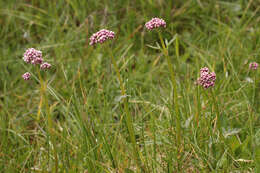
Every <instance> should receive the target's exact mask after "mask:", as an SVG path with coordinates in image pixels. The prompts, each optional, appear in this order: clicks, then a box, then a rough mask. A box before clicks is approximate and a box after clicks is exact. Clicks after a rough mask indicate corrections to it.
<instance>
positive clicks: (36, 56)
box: [23, 48, 43, 64]
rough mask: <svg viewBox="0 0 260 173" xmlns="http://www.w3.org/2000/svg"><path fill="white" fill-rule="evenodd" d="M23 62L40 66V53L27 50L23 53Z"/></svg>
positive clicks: (41, 60)
mask: <svg viewBox="0 0 260 173" xmlns="http://www.w3.org/2000/svg"><path fill="white" fill-rule="evenodd" d="M23 60H24V61H25V62H26V63H31V64H41V63H42V62H43V59H42V52H41V51H39V50H36V49H34V48H29V49H27V50H26V51H25V53H24V55H23Z"/></svg>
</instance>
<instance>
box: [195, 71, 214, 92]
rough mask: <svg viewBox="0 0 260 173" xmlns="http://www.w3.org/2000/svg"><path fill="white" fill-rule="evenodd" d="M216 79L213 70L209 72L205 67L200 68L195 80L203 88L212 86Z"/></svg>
mask: <svg viewBox="0 0 260 173" xmlns="http://www.w3.org/2000/svg"><path fill="white" fill-rule="evenodd" d="M215 81H216V74H215V73H214V72H211V73H210V72H209V69H208V68H207V67H204V68H201V69H200V77H199V79H198V80H197V83H198V84H199V85H201V86H202V87H203V88H204V89H207V88H209V87H213V86H214V85H215Z"/></svg>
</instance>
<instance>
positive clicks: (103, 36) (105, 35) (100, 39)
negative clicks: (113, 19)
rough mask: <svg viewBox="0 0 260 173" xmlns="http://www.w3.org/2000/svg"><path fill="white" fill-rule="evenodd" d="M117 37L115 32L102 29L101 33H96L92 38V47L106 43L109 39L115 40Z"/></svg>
mask: <svg viewBox="0 0 260 173" xmlns="http://www.w3.org/2000/svg"><path fill="white" fill-rule="evenodd" d="M114 37H115V33H114V32H113V31H109V30H106V29H101V30H100V31H98V32H96V33H94V34H93V35H92V36H91V37H90V43H89V44H90V45H94V44H97V43H104V42H105V41H106V40H108V39H113V38H114Z"/></svg>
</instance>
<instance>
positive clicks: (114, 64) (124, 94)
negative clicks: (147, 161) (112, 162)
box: [108, 47, 146, 172]
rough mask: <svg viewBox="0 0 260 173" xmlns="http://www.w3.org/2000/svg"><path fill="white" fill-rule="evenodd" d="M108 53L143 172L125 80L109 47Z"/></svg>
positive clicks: (126, 120) (136, 154) (132, 141)
mask: <svg viewBox="0 0 260 173" xmlns="http://www.w3.org/2000/svg"><path fill="white" fill-rule="evenodd" d="M108 51H109V53H110V57H111V61H112V64H113V66H114V68H115V71H116V76H117V79H118V81H119V84H120V89H121V96H122V99H123V104H124V112H125V114H126V119H125V122H126V126H127V130H128V133H129V136H130V140H131V143H132V146H133V149H134V153H135V157H136V160H137V162H138V164H139V166H140V168H141V169H142V170H143V165H142V161H141V157H140V153H139V149H138V146H137V144H136V140H135V132H134V126H133V120H132V117H131V115H130V112H129V106H128V99H127V95H126V90H125V86H124V83H123V80H122V78H121V75H120V71H119V68H118V66H117V63H116V60H115V58H114V56H113V53H112V51H111V48H110V47H108ZM143 171H144V172H146V171H145V170H143Z"/></svg>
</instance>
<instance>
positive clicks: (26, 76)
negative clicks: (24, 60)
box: [22, 72, 31, 80]
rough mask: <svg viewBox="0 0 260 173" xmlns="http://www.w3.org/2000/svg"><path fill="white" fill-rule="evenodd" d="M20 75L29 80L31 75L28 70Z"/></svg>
mask: <svg viewBox="0 0 260 173" xmlns="http://www.w3.org/2000/svg"><path fill="white" fill-rule="evenodd" d="M22 77H23V79H24V80H29V79H30V77H31V74H30V73H29V72H26V73H24V74H23V75H22Z"/></svg>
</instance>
